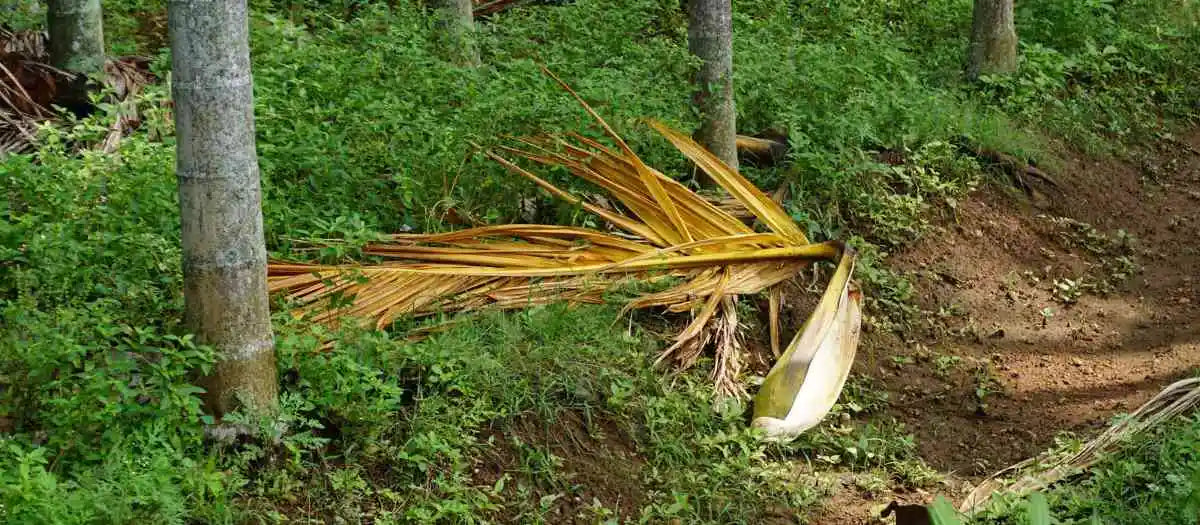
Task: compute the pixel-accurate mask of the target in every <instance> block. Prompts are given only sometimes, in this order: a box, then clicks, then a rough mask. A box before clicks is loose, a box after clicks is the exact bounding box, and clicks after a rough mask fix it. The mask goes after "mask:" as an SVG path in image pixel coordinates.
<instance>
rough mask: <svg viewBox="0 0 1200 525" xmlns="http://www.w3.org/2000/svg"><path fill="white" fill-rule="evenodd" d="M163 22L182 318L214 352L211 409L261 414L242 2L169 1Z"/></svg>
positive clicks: (260, 325) (267, 342)
mask: <svg viewBox="0 0 1200 525" xmlns="http://www.w3.org/2000/svg"><path fill="white" fill-rule="evenodd" d="M167 26H168V30H169V32H170V37H171V71H172V95H173V97H174V99H175V132H176V135H177V140H178V142H177V144H178V145H177V148H178V150H177V158H176V171H177V172H178V176H179V209H180V220H181V223H182V237H183V274H184V291H183V293H184V301H185V304H186V313H185V320H186V322H187V326H188V327H189V328H190V329H191V330H192V331H194V332H195V333H196V335H197V338H198V340H199V341H200V342H201V343H205V344H209V345H212V346H213V347H214V348H216V349H217V351H218V352H219V356H218V363H217V365H216V367H215V368H214V370H213V373H212V374H211V375H210V376H209V377H207V378H205V380H204V386H205V387H206V388H207V389H208V395H207V397H206V400H205V401H206V403H207V405H208V407H209V409H210V410H212V411H213V412H214V413H215V414H216V415H218V416H220V415H223V414H226V413H228V412H229V411H231V410H233V409H235V408H237V407H239V406H245V407H246V408H247V409H249V410H250V411H252V412H257V413H269V412H270V411H271V410H273V409H274V407H275V404H276V397H277V391H278V384H277V381H276V370H275V342H274V337H273V335H272V333H271V320H270V313H269V305H268V300H267V281H266V278H267V253H266V244H265V241H264V238H263V219H262V192H261V189H260V186H259V173H258V157H257V156H256V154H255V146H254V102H253V92H252V88H253V82H252V79H251V75H250V42H249V24H248V20H247V14H246V0H171V2H170V5H169V9H168V18H167Z"/></svg>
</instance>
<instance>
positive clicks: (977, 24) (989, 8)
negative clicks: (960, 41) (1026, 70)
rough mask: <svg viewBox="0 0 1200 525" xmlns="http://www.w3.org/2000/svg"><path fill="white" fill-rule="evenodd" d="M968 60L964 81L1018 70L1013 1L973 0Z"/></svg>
mask: <svg viewBox="0 0 1200 525" xmlns="http://www.w3.org/2000/svg"><path fill="white" fill-rule="evenodd" d="M967 59H968V62H967V78H968V79H970V80H977V79H978V78H979V76H980V75H995V74H1003V73H1011V72H1013V71H1016V70H1017V30H1016V26H1015V25H1014V24H1013V0H975V12H974V14H973V16H972V17H971V47H970V50H969V52H968V57H967Z"/></svg>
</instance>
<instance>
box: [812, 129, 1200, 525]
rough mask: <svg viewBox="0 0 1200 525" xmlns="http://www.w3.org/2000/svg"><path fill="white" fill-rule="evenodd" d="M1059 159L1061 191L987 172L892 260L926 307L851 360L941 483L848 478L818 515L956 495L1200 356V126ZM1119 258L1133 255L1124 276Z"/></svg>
mask: <svg viewBox="0 0 1200 525" xmlns="http://www.w3.org/2000/svg"><path fill="white" fill-rule="evenodd" d="M1065 157H1066V158H1065V159H1064V162H1063V163H1062V166H1061V167H1060V168H1059V169H1058V170H1056V171H1055V173H1054V175H1055V177H1056V178H1057V180H1058V182H1059V185H1060V188H1059V189H1058V190H1054V189H1053V188H1049V187H1040V189H1042V190H1044V191H1043V192H1044V193H1045V194H1046V196H1048V197H1049V203H1046V202H1044V200H1043V199H1041V198H1040V197H1039V198H1037V199H1032V200H1034V201H1041V202H1040V204H1041V207H1034V206H1033V205H1031V204H1030V200H1031V199H1027V198H1024V196H1023V195H1022V194H1020V192H1016V191H1007V190H1006V188H1004V187H1002V186H1004V185H1000V184H993V185H990V186H989V187H986V188H984V189H981V190H980V191H977V192H976V194H975V195H973V196H972V198H970V199H969V200H967V201H966V202H964V203H962V204H961V205H960V206H959V209H958V210H957V211H956V213H954V214H953V216H952V217H948V218H947V219H946V220H945V221H943V223H942V224H941V225H940V226H939V227H938V228H937V230H936V231H935V232H933V233H931V234H929V235H926V236H925V237H924V238H923V239H922V240H920V241H919V242H917V243H915V244H914V245H912V246H910V247H908V248H906V249H904V250H903V251H901V252H899V253H897V254H895V255H894V256H893V257H892V258H891V260H890V263H889V265H890V266H891V267H892V268H894V269H899V270H900V271H902V272H904V273H906V274H908V276H909V277H910V279H911V281H912V282H913V284H914V287H915V292H916V296H917V302H918V304H919V305H920V307H921V314H920V315H919V316H918V320H917V322H916V323H915V326H914V327H912V329H910V330H905V331H903V335H900V334H897V333H893V332H888V333H882V332H881V331H874V332H871V331H870V330H868V333H867V335H866V336H865V338H864V341H863V344H862V347H861V348H860V359H859V362H858V363H857V364H856V368H855V372H856V373H857V374H864V375H867V376H870V377H871V378H873V379H874V380H875V381H876V382H877V383H878V384H880V385H882V386H883V387H884V388H886V389H887V391H888V392H889V395H890V406H889V408H888V409H887V411H886V413H885V414H882V415H881V418H882V419H884V420H886V419H888V418H892V417H894V418H895V419H896V420H898V421H900V422H903V423H904V424H905V426H906V430H907V431H908V432H911V433H913V434H914V435H915V436H916V438H917V443H918V446H919V451H920V455H921V457H922V458H923V459H924V460H925V461H926V462H927V463H928V464H929V465H930V466H931V467H933V468H935V469H937V470H938V471H940V472H942V473H943V474H944V475H945V479H946V482H945V483H944V484H942V486H940V487H939V488H938V489H936V490H931V491H930V492H924V491H919V492H917V493H908V494H885V495H884V496H882V497H876V498H868V497H865V496H862V495H859V494H856V493H855V489H854V488H852V487H846V488H843V489H842V492H841V493H839V494H838V495H837V496H835V497H834V498H831V500H830V503H829V504H828V505H827V506H826V508H825V509H824V511H822V512H821V513H819V515H818V517H817V518H816V519H815V523H825V524H854V523H873V522H876V521H872V517H871V511H872V510H873V509H876V508H878V507H879V506H880V505H882V504H884V503H887V502H888V501H890V500H891V499H899V500H902V501H909V502H916V503H925V502H928V501H929V500H930V499H932V497H933V493H934V492H941V493H942V494H944V495H946V496H947V497H949V498H951V499H955V500H956V499H957V498H961V497H962V496H963V495H964V491H965V490H967V489H968V488H969V487H970V484H971V483H973V482H977V481H979V480H980V479H981V478H982V477H983V476H986V475H987V474H989V473H991V472H993V471H996V470H998V469H1000V468H1003V467H1005V466H1008V465H1010V464H1013V463H1016V462H1018V461H1020V460H1022V459H1025V458H1027V457H1030V456H1034V455H1037V454H1038V453H1039V452H1042V451H1044V450H1045V449H1047V448H1049V447H1051V446H1053V445H1054V442H1055V441H1054V440H1055V437H1056V436H1057V435H1059V434H1060V433H1062V432H1070V433H1074V434H1075V435H1076V436H1078V437H1087V436H1090V435H1093V434H1095V433H1096V432H1097V431H1099V430H1100V429H1101V428H1103V427H1104V426H1106V425H1107V424H1108V422H1109V421H1110V420H1111V418H1112V417H1113V416H1115V415H1117V414H1120V413H1124V412H1128V411H1130V410H1132V409H1134V408H1136V407H1137V406H1138V405H1140V404H1141V403H1143V402H1145V401H1146V400H1147V399H1148V398H1150V397H1151V396H1152V395H1154V394H1155V393H1157V392H1158V391H1160V390H1161V389H1162V387H1164V386H1166V385H1167V384H1169V383H1171V382H1172V381H1175V380H1177V379H1180V378H1182V377H1185V376H1188V375H1191V374H1194V373H1195V371H1196V370H1197V367H1198V366H1200V295H1198V293H1197V290H1198V289H1200V133H1195V134H1192V135H1190V136H1188V137H1186V138H1185V139H1183V140H1181V141H1179V142H1173V143H1166V144H1163V145H1161V146H1159V147H1158V149H1157V150H1155V151H1148V152H1143V153H1142V154H1140V155H1138V156H1137V157H1136V158H1140V159H1142V160H1139V161H1137V164H1136V165H1135V164H1133V163H1130V162H1123V161H1118V160H1113V159H1103V160H1097V159H1091V158H1088V157H1085V156H1083V155H1077V154H1068V155H1066V156H1065ZM1001 178H1002V177H996V179H998V180H999V179H1001ZM1064 218H1066V219H1073V220H1074V221H1078V222H1070V221H1064V220H1063V219H1064ZM1080 223H1084V224H1080ZM1086 225H1090V226H1091V227H1093V228H1094V231H1092V230H1089V229H1088V228H1087V227H1086ZM1122 229H1123V230H1125V231H1127V232H1128V233H1129V234H1132V238H1133V240H1132V241H1131V242H1124V241H1123V240H1122V237H1121V236H1120V235H1119V234H1118V233H1117V232H1118V230H1122ZM1122 256H1125V257H1127V259H1129V260H1133V261H1136V263H1137V266H1140V270H1139V271H1137V272H1134V273H1133V274H1132V275H1131V276H1129V277H1128V278H1125V279H1122V275H1121V272H1122V270H1125V269H1127V265H1123V264H1122V262H1123V260H1122V259H1120V257H1122ZM1064 279H1069V280H1071V281H1073V282H1076V283H1080V284H1079V285H1078V286H1073V285H1072V284H1071V283H1069V282H1067V281H1064ZM1056 281H1057V283H1058V284H1061V285H1062V286H1063V288H1065V289H1063V288H1059V287H1057V286H1056ZM1076 293H1081V295H1080V296H1079V297H1078V298H1077V299H1076V300H1075V301H1074V302H1070V301H1069V299H1070V298H1071V297H1072V296H1073V295H1074V294H1076ZM1063 295H1065V296H1068V300H1064V299H1063V298H1062V297H1059V296H1063ZM1047 308H1049V309H1050V310H1045V309H1047ZM1043 312H1045V314H1046V315H1044V314H1043ZM869 328H870V327H868V329H869ZM981 388H982V389H983V390H982V391H980V390H979V389H981Z"/></svg>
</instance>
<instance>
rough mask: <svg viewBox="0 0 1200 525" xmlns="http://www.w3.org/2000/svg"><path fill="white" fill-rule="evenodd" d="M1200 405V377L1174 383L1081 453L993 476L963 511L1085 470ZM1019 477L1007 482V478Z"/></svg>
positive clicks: (1036, 460)
mask: <svg viewBox="0 0 1200 525" xmlns="http://www.w3.org/2000/svg"><path fill="white" fill-rule="evenodd" d="M1198 405H1200V378H1192V379H1184V380H1182V381H1177V382H1175V383H1172V384H1171V385H1169V386H1167V387H1166V388H1164V389H1163V391H1162V392H1159V393H1158V395H1156V396H1154V397H1153V398H1152V399H1150V400H1149V401H1147V402H1146V403H1145V404H1143V405H1142V406H1140V407H1138V409H1137V410H1135V411H1134V412H1133V413H1132V414H1130V415H1129V416H1127V417H1124V418H1121V420H1120V421H1118V422H1116V423H1114V424H1113V425H1112V426H1110V427H1109V428H1108V430H1105V431H1104V433H1102V434H1100V435H1099V436H1097V437H1096V438H1095V439H1093V440H1091V441H1089V442H1088V443H1087V444H1085V445H1084V446H1083V447H1082V448H1080V449H1079V451H1078V452H1076V453H1074V454H1072V455H1070V456H1066V457H1062V458H1059V459H1057V460H1054V461H1050V462H1047V461H1046V460H1045V458H1042V457H1033V458H1029V459H1027V460H1025V461H1022V462H1020V463H1017V464H1016V465H1013V466H1010V467H1008V468H1005V469H1004V470H1001V471H999V472H997V473H995V474H992V475H991V476H989V477H988V478H987V479H986V480H984V481H983V482H982V483H980V484H979V485H977V486H976V487H975V488H974V490H972V491H971V493H970V494H968V495H967V497H966V498H965V499H964V500H963V502H962V505H960V506H959V510H960V511H961V512H963V513H966V514H971V513H974V512H977V511H979V510H981V509H983V508H985V507H986V506H987V504H988V502H990V501H991V498H992V497H993V496H995V495H996V494H1000V493H1008V494H1013V495H1016V496H1024V495H1026V494H1029V493H1030V492H1033V491H1036V490H1041V489H1043V488H1046V487H1049V486H1050V485H1052V484H1054V483H1056V482H1058V481H1061V480H1063V479H1067V478H1069V477H1073V476H1076V475H1079V474H1082V473H1083V472H1085V471H1086V470H1087V469H1088V468H1090V467H1091V466H1092V465H1095V464H1096V463H1097V462H1099V461H1101V460H1102V459H1104V457H1105V456H1107V455H1109V454H1111V453H1113V452H1116V451H1117V450H1119V449H1120V448H1121V447H1122V446H1123V445H1124V444H1126V443H1128V441H1129V440H1130V439H1131V438H1133V437H1134V436H1136V435H1138V434H1140V433H1142V432H1144V431H1146V430H1148V429H1151V428H1154V427H1155V426H1158V425H1161V424H1163V423H1166V422H1169V421H1171V420H1172V419H1174V418H1175V417H1176V416H1179V415H1181V414H1183V413H1185V412H1190V411H1192V410H1193V409H1195V408H1196V406H1198ZM1005 477H1009V478H1015V481H1013V482H1012V483H1006V482H1004V481H1003V478H1005Z"/></svg>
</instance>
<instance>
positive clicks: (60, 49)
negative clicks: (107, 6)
mask: <svg viewBox="0 0 1200 525" xmlns="http://www.w3.org/2000/svg"><path fill="white" fill-rule="evenodd" d="M46 27H47V29H48V30H49V33H50V65H52V66H54V67H57V68H59V69H63V70H66V71H71V72H74V73H83V74H91V73H96V72H99V71H100V70H101V69H102V68H103V67H104V16H103V12H102V11H101V8H100V0H50V2H49V5H47V6H46Z"/></svg>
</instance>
